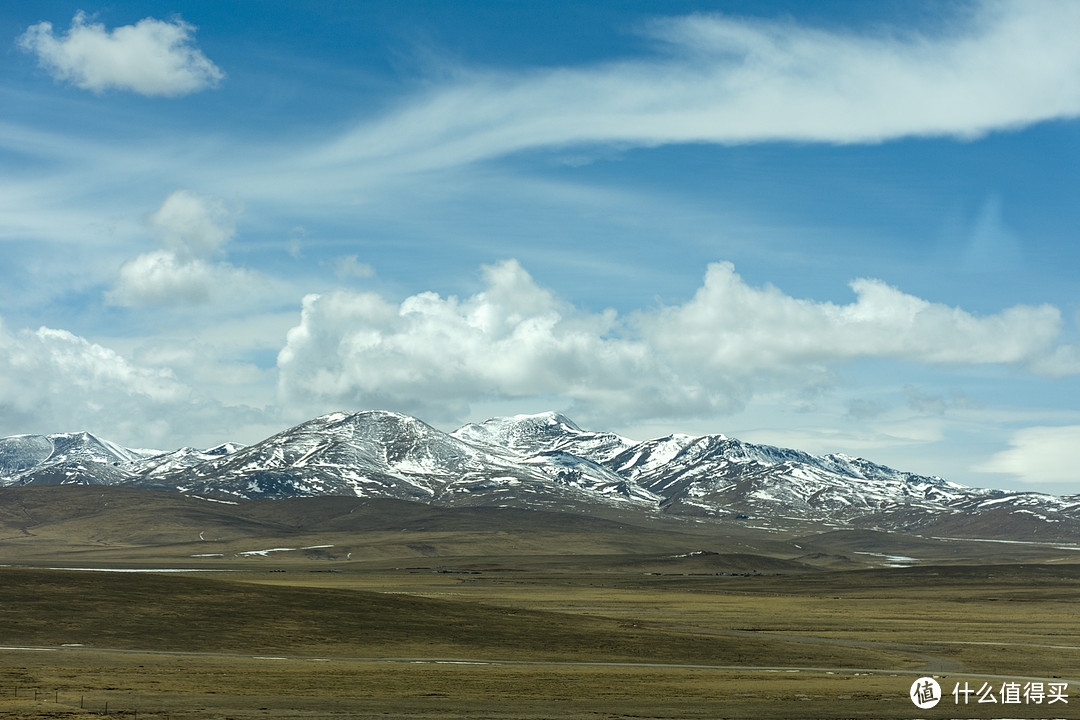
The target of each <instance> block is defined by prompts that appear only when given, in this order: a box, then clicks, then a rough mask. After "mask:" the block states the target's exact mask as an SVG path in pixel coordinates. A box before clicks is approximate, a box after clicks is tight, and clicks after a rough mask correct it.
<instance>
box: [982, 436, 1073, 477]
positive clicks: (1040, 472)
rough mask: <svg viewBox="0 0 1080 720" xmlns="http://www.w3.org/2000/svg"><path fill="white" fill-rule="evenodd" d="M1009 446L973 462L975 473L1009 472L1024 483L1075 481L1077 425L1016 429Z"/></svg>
mask: <svg viewBox="0 0 1080 720" xmlns="http://www.w3.org/2000/svg"><path fill="white" fill-rule="evenodd" d="M1009 445H1010V448H1009V449H1008V450H1004V451H1002V452H999V453H997V454H995V455H993V456H992V457H991V458H990V459H989V460H987V461H986V462H984V463H982V464H980V465H977V466H976V467H975V468H973V469H974V470H976V471H978V472H988V473H1002V474H1008V475H1013V476H1014V477H1016V478H1017V479H1019V480H1021V481H1023V482H1026V483H1036V484H1047V483H1065V482H1071V483H1075V482H1076V481H1077V480H1078V479H1080V472H1078V471H1077V469H1076V448H1078V447H1080V425H1066V426H1061V427H1032V428H1026V429H1024V430H1020V431H1019V432H1017V433H1016V434H1014V435H1013V437H1012V439H1011V440H1010V441H1009Z"/></svg>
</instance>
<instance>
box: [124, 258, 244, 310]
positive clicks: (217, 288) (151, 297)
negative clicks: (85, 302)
mask: <svg viewBox="0 0 1080 720" xmlns="http://www.w3.org/2000/svg"><path fill="white" fill-rule="evenodd" d="M261 282H262V281H261V279H260V277H259V276H258V274H256V273H253V272H251V271H248V270H244V269H241V268H235V267H232V266H231V265H228V264H227V263H208V262H206V261H204V260H201V259H199V258H184V257H182V256H179V255H177V254H176V253H172V252H169V251H168V250H155V251H154V252H149V253H144V254H142V255H139V256H138V257H136V258H134V259H132V260H129V261H127V262H126V263H124V264H123V265H122V266H121V267H120V277H119V279H118V280H117V283H116V287H114V288H113V289H112V290H110V291H108V292H107V293H106V294H105V299H106V300H107V301H108V302H109V303H110V304H112V305H121V306H128V307H138V306H143V305H173V304H176V303H206V302H210V301H211V300H213V299H218V298H221V297H223V296H225V295H243V294H245V293H246V292H248V289H254V288H257V287H258V286H259V285H260V284H261Z"/></svg>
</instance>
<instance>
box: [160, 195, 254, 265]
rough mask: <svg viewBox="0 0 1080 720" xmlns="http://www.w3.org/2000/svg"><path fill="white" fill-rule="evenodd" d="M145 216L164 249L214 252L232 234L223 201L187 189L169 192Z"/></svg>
mask: <svg viewBox="0 0 1080 720" xmlns="http://www.w3.org/2000/svg"><path fill="white" fill-rule="evenodd" d="M147 220H148V222H149V225H150V228H151V229H152V231H153V232H154V233H155V234H156V235H157V236H158V239H159V241H160V242H161V245H162V246H163V247H164V248H165V249H167V250H169V251H171V252H174V253H179V254H184V255H194V256H197V257H208V256H211V255H214V254H216V253H218V252H220V251H221V250H222V248H223V247H224V245H225V243H227V242H228V241H229V240H231V239H232V237H233V235H235V234H236V224H235V218H234V215H233V213H231V212H229V209H228V208H227V207H226V206H225V203H224V202H222V201H221V200H220V199H219V198H215V197H210V196H207V195H199V194H198V193H194V192H191V191H190V190H177V191H176V192H174V193H172V194H170V195H169V197H167V198H165V201H164V202H163V203H161V207H159V208H158V209H157V210H155V211H154V212H153V213H151V214H150V216H149V217H148V218H147Z"/></svg>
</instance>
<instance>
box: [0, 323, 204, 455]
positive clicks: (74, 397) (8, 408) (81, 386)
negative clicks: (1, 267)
mask: <svg viewBox="0 0 1080 720" xmlns="http://www.w3.org/2000/svg"><path fill="white" fill-rule="evenodd" d="M191 400H192V395H191V391H190V389H189V388H187V387H186V386H184V385H183V384H182V383H180V382H179V381H177V379H176V378H175V377H174V376H173V374H172V373H171V372H169V371H168V370H165V369H150V368H145V367H140V366H137V365H135V364H133V363H131V362H129V361H128V360H127V359H125V358H124V357H123V356H121V355H119V354H118V353H116V352H114V351H113V350H110V349H109V348H106V347H102V346H101V345H97V344H95V343H91V342H89V341H87V340H85V339H84V338H81V337H78V336H76V335H73V334H71V333H70V332H67V331H65V330H54V329H51V328H47V327H41V328H39V329H37V330H33V331H32V330H20V331H18V332H14V333H12V332H9V331H8V330H7V329H6V328H5V327H4V326H3V324H2V322H0V418H2V421H0V425H2V426H3V428H2V429H3V431H4V432H5V434H6V433H22V432H34V431H37V432H62V431H79V430H95V431H97V432H102V433H111V434H112V435H113V436H114V437H115V436H119V435H122V436H127V437H132V436H138V435H140V433H139V432H138V429H139V428H140V426H143V425H145V426H146V427H147V428H153V427H154V426H158V429H159V430H161V431H163V430H164V429H165V427H166V425H165V421H164V420H163V419H162V418H163V417H165V415H166V414H167V413H166V412H165V411H166V410H167V409H171V408H174V407H175V406H176V405H180V404H185V403H188V402H190V401H191ZM147 434H159V433H154V432H153V431H152V430H151V431H149V432H143V433H141V436H142V437H146V436H147ZM107 436H108V435H107Z"/></svg>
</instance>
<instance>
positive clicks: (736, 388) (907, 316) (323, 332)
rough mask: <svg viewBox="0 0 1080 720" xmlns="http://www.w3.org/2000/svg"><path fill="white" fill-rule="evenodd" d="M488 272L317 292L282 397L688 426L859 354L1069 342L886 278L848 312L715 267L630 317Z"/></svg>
mask: <svg viewBox="0 0 1080 720" xmlns="http://www.w3.org/2000/svg"><path fill="white" fill-rule="evenodd" d="M483 272H484V279H485V284H486V287H485V289H484V290H483V291H482V292H479V293H477V294H475V295H473V296H472V297H469V298H466V299H458V298H456V297H447V298H442V297H440V296H438V295H436V294H435V293H422V294H419V295H414V296H412V297H409V298H407V299H405V300H404V301H403V302H401V303H394V302H390V301H388V300H386V299H384V298H383V297H381V296H379V295H377V294H374V293H352V292H344V291H339V292H336V293H332V294H328V295H324V296H318V295H312V296H309V297H307V298H306V299H305V300H304V308H303V313H302V316H301V321H300V324H299V325H298V326H297V327H295V328H294V329H293V330H291V331H290V332H289V334H288V338H287V343H286V346H285V348H284V349H283V350H282V351H281V353H280V354H279V356H278V367H279V371H280V379H279V388H280V390H281V396H282V398H281V399H282V400H283V401H284V402H285V403H286V404H288V405H290V406H297V407H306V408H307V409H309V410H310V411H316V410H318V409H320V408H325V407H349V406H360V407H371V406H385V407H394V408H401V409H404V410H406V411H409V412H415V413H420V414H425V415H427V416H439V415H443V414H446V415H448V416H457V415H462V414H464V413H465V412H466V411H467V408H468V406H469V404H470V403H471V402H476V401H479V400H484V399H488V400H490V399H497V400H501V399H521V398H532V397H541V396H545V395H547V396H557V397H563V398H567V399H569V400H572V401H573V402H574V403H576V406H577V407H576V408H575V410H574V412H575V413H576V414H578V415H579V416H581V417H582V418H583V419H585V420H588V421H595V422H602V423H616V422H620V421H622V422H625V421H626V420H628V419H634V420H648V419H658V418H675V417H687V416H692V415H703V414H706V413H716V412H721V413H730V412H734V411H736V410H739V409H741V408H742V406H743V405H744V404H745V403H746V402H747V401H748V400H749V399H751V398H752V397H753V395H754V394H755V391H756V389H758V388H760V387H761V386H762V385H763V384H768V383H771V382H774V381H777V380H779V381H781V382H782V383H783V385H784V386H785V387H788V388H789V389H790V388H797V387H798V386H799V385H801V384H809V383H813V382H817V381H819V380H820V379H821V378H822V377H823V376H825V375H826V374H827V373H828V372H829V366H830V365H834V364H835V363H838V362H843V361H847V360H854V359H857V358H867V357H872V358H892V359H901V360H909V361H914V362H920V363H928V364H965V365H977V364H987V363H995V364H1010V365H1018V366H1022V365H1025V364H1028V363H1030V362H1033V361H1035V360H1038V359H1039V358H1041V357H1043V356H1045V355H1046V354H1047V353H1049V352H1050V351H1051V350H1052V348H1053V345H1054V343H1055V341H1056V340H1057V338H1058V337H1059V334H1060V332H1061V318H1060V313H1059V312H1058V310H1057V309H1056V308H1053V307H1050V306H1041V307H1026V306H1015V307H1012V308H1008V309H1006V310H1004V311H1002V312H1001V313H998V314H996V315H991V316H986V317H976V316H974V315H972V314H970V313H967V312H965V311H963V310H961V309H958V308H953V307H948V306H946V305H941V304H936V303H931V302H928V301H926V300H922V299H920V298H916V297H913V296H911V295H907V294H905V293H903V292H901V291H899V290H897V289H895V288H892V287H889V286H888V285H885V284H884V283H881V282H879V281H875V280H858V281H856V282H854V283H852V289H853V290H854V292H855V295H856V299H855V301H854V302H851V303H849V304H846V305H836V304H833V303H827V302H825V303H823V302H816V301H813V300H803V299H797V298H793V297H790V296H788V295H786V294H784V293H783V292H782V291H781V290H779V289H777V288H775V287H771V286H770V287H764V288H757V287H752V286H750V285H748V284H747V283H746V282H744V281H743V280H742V278H741V277H739V275H738V274H736V273H735V270H734V267H733V266H732V265H731V264H729V263H716V264H713V265H711V266H710V267H709V269H708V272H707V273H706V276H705V280H704V284H703V286H702V287H701V288H700V289H699V290H698V291H697V293H696V294H695V295H694V296H693V297H692V298H691V299H690V300H688V301H687V302H685V303H683V304H681V305H675V306H668V307H660V308H658V309H654V310H645V311H638V312H636V313H632V314H629V315H627V316H625V317H619V316H618V315H617V314H616V313H615V312H614V311H611V310H609V311H607V312H603V313H587V312H584V311H581V310H579V309H577V308H575V307H573V306H571V305H570V304H569V303H567V302H565V301H563V300H560V299H558V298H556V297H555V296H554V295H553V294H552V293H551V292H550V291H548V290H546V289H544V288H542V287H540V286H539V285H538V284H537V283H536V282H535V281H534V280H533V279H532V277H530V276H529V274H528V273H527V272H526V271H525V270H524V269H523V268H522V267H521V266H520V265H519V264H518V263H517V262H515V261H505V262H502V263H499V264H497V265H494V266H490V267H486V268H484V270H483Z"/></svg>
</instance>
